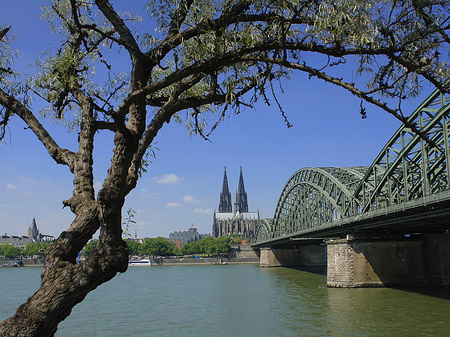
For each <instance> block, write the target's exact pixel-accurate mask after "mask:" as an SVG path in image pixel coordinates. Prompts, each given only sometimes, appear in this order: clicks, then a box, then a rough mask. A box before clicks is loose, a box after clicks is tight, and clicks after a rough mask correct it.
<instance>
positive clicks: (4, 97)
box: [0, 89, 77, 172]
mask: <svg viewBox="0 0 450 337" xmlns="http://www.w3.org/2000/svg"><path fill="white" fill-rule="evenodd" d="M0 104H1V105H3V106H4V107H5V108H6V109H8V110H11V111H13V112H14V113H16V114H17V115H18V116H19V117H20V118H21V119H22V120H23V121H24V122H25V123H26V124H27V125H28V127H29V128H30V129H31V130H32V131H33V132H34V134H35V135H36V136H37V137H38V139H39V140H40V141H41V143H42V144H43V145H44V147H45V148H46V149H47V151H48V153H49V154H50V156H51V157H52V158H53V159H54V160H55V161H56V163H58V164H62V165H66V166H68V167H69V169H70V171H71V172H74V169H75V161H76V159H77V154H76V153H74V152H72V151H69V150H67V149H62V148H61V147H59V146H58V144H57V143H56V142H55V140H54V139H53V138H52V137H51V136H50V134H49V133H48V132H47V130H46V129H45V128H44V127H43V126H42V124H41V123H40V122H39V121H38V120H37V118H36V117H35V116H34V115H33V113H32V112H31V111H30V110H28V108H27V107H25V106H24V105H23V104H22V103H21V102H19V101H18V100H17V99H15V98H14V97H12V96H10V95H8V94H7V93H6V92H4V91H3V90H2V89H0Z"/></svg>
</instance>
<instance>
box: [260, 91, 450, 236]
mask: <svg viewBox="0 0 450 337" xmlns="http://www.w3.org/2000/svg"><path fill="white" fill-rule="evenodd" d="M449 114H450V96H449V95H447V96H445V95H443V94H441V93H440V92H439V91H434V92H433V93H432V94H431V95H430V96H429V97H428V98H427V99H426V100H425V101H424V102H423V103H422V104H421V105H420V106H419V107H418V108H417V109H416V110H414V112H413V113H412V114H411V115H410V116H409V118H408V123H406V124H407V125H414V127H415V128H416V131H413V130H411V129H410V128H409V127H406V126H404V125H403V126H402V127H400V128H399V129H398V130H397V132H396V133H395V134H394V136H393V137H392V138H391V139H390V140H389V142H388V143H387V144H386V145H385V146H384V148H383V150H382V151H381V152H380V154H379V155H378V156H377V157H376V159H375V160H374V162H373V163H372V165H371V166H370V167H353V168H339V167H325V168H305V169H301V170H299V171H297V172H295V173H294V175H292V177H291V178H290V179H289V180H288V182H287V183H286V185H285V186H284V188H283V191H282V193H281V196H280V198H279V200H278V204H277V207H276V210H275V216H274V219H273V224H272V226H267V224H262V225H261V226H263V228H260V229H258V231H260V233H261V234H260V237H261V239H263V240H277V239H278V238H283V237H285V236H290V235H297V236H298V235H303V234H305V233H309V234H308V235H311V234H312V233H313V232H314V231H318V230H324V228H326V229H327V230H328V232H333V233H334V235H336V234H337V233H338V231H337V230H334V231H331V230H330V229H331V228H335V227H339V226H340V225H342V224H344V223H345V224H346V226H347V228H350V227H351V226H350V223H349V221H351V219H352V218H353V219H355V221H356V222H358V221H359V222H361V221H363V220H364V219H365V220H364V221H366V220H367V221H366V222H367V224H365V225H364V226H366V227H367V228H369V227H371V226H374V225H373V224H372V222H371V221H372V220H373V219H374V218H377V219H378V218H380V217H381V215H380V214H381V213H382V215H383V216H384V215H386V217H385V218H383V221H385V225H386V226H388V223H389V222H392V221H393V219H390V218H389V216H388V213H389V212H397V213H398V212H399V210H401V209H404V208H402V207H406V208H407V209H408V210H409V211H408V212H409V213H411V214H415V213H414V210H413V206H414V207H416V206H417V207H418V212H419V211H420V210H422V212H424V211H430V215H427V216H428V218H432V217H433V216H434V218H433V219H434V221H435V227H433V228H439V229H442V228H444V229H448V227H447V225H446V226H441V225H440V223H444V222H445V224H447V218H446V216H445V214H447V213H445V212H446V208H445V207H447V206H445V205H443V204H441V202H442V203H443V202H444V201H445V200H447V198H448V194H449V193H450V165H449V160H450V159H449V156H450V153H449V151H450V149H449V128H450V117H449ZM417 130H418V132H417ZM433 202H434V203H435V206H433V207H431V208H430V209H428V208H427V209H422V208H420V207H425V206H426V204H427V203H433ZM399 206H400V208H399ZM384 207H386V208H384ZM383 208H384V210H383ZM435 208H436V209H438V208H443V210H444V211H443V213H442V214H443V215H442V216H441V218H439V217H438V216H437V215H435V214H434V213H433V212H434V211H433V210H435ZM380 212H381V213H380ZM409 213H408V214H409ZM408 214H406V216H408ZM409 216H410V214H409ZM414 216H415V217H417V215H414ZM369 220H370V221H369ZM394 220H395V219H394ZM397 220H398V219H397ZM377 221H381V220H377ZM394 222H395V221H394ZM397 222H399V221H397ZM378 225H379V226H382V225H383V224H381V225H380V223H378ZM378 225H377V226H378ZM261 226H260V227H261ZM316 227H317V228H316ZM390 230H395V229H393V228H390ZM422 230H427V228H424V227H423V228H422ZM269 232H270V233H269ZM258 241H259V239H258ZM258 241H257V242H258Z"/></svg>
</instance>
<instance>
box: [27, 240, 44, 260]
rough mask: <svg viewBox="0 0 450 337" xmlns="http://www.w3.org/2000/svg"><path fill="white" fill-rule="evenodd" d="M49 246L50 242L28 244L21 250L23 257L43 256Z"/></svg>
mask: <svg viewBox="0 0 450 337" xmlns="http://www.w3.org/2000/svg"><path fill="white" fill-rule="evenodd" d="M49 245H50V242H30V243H28V244H27V245H26V247H25V249H24V250H23V255H24V256H30V257H32V256H35V255H41V256H45V253H46V251H47V247H48V246H49Z"/></svg>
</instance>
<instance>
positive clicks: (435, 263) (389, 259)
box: [327, 234, 450, 288]
mask: <svg viewBox="0 0 450 337" xmlns="http://www.w3.org/2000/svg"><path fill="white" fill-rule="evenodd" d="M327 285H328V286H329V287H345V288H352V287H383V286H414V285H416V286H417V285H450V234H423V235H418V236H417V237H414V236H413V237H407V238H406V237H405V238H402V239H377V238H372V239H357V238H356V239H354V238H347V239H342V240H330V241H328V242H327Z"/></svg>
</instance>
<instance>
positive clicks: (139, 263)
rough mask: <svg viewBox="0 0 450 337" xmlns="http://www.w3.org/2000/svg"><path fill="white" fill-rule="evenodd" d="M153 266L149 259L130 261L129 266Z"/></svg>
mask: <svg viewBox="0 0 450 337" xmlns="http://www.w3.org/2000/svg"><path fill="white" fill-rule="evenodd" d="M151 265H152V261H150V260H149V259H130V260H129V261H128V266H130V267H149V266H151Z"/></svg>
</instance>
